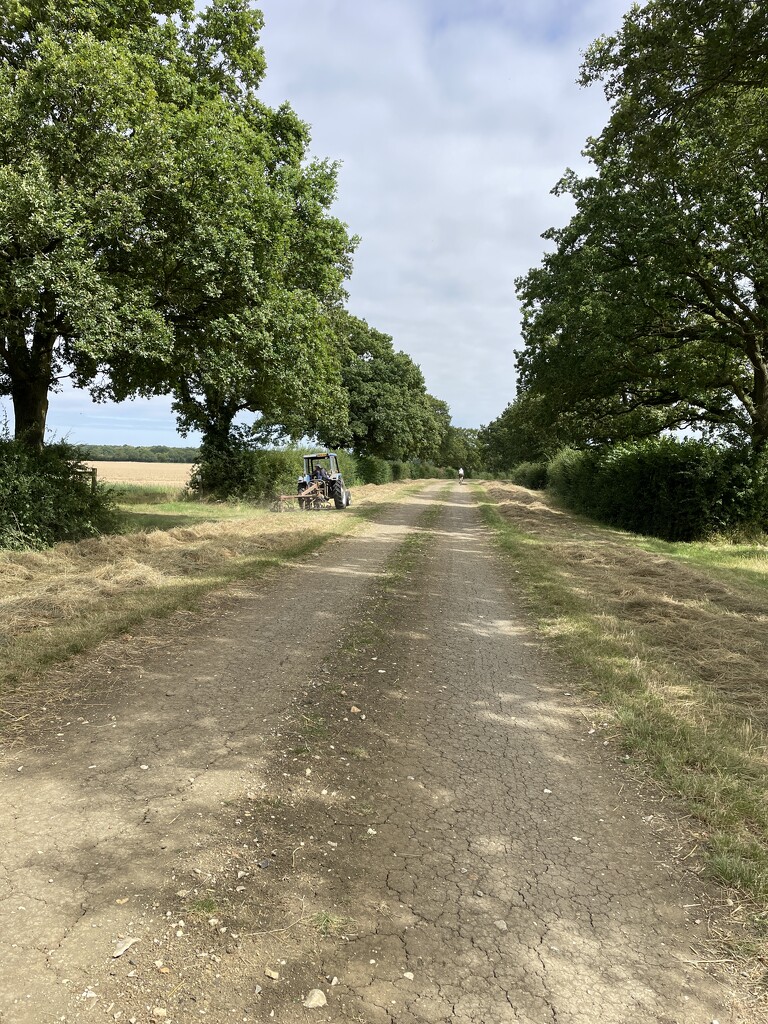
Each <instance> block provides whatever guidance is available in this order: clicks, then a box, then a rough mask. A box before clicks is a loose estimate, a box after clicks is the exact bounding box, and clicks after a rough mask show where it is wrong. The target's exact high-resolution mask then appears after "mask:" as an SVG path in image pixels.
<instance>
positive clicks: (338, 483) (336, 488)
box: [333, 480, 349, 508]
mask: <svg viewBox="0 0 768 1024" xmlns="http://www.w3.org/2000/svg"><path fill="white" fill-rule="evenodd" d="M333 504H334V505H335V506H336V508H346V507H347V505H348V504H349V495H348V493H347V491H346V489H345V488H344V481H343V480H335V481H334V484H333Z"/></svg>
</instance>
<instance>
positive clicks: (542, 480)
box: [509, 462, 548, 491]
mask: <svg viewBox="0 0 768 1024" xmlns="http://www.w3.org/2000/svg"><path fill="white" fill-rule="evenodd" d="M509 478H510V480H511V481H512V483H513V484H519V485H520V486H521V487H528V488H529V489H530V490H532V491H543V490H544V488H545V487H546V486H547V482H548V473H547V464H546V462H521V463H520V464H519V465H517V466H515V468H514V469H513V470H512V472H511V473H510V475H509Z"/></svg>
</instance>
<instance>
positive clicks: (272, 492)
mask: <svg viewBox="0 0 768 1024" xmlns="http://www.w3.org/2000/svg"><path fill="white" fill-rule="evenodd" d="M315 451H322V449H315V448H312V449H309V448H307V449H304V450H301V451H299V450H296V449H290V450H288V451H272V450H266V449H263V450H261V449H248V448H243V449H234V450H232V451H230V452H227V453H226V454H225V455H219V456H216V457H214V458H208V459H205V460H201V461H200V463H198V465H197V466H196V467H195V469H194V472H193V473H192V477H191V479H190V488H191V489H192V490H194V491H197V492H198V493H200V494H204V495H206V496H207V497H213V498H219V499H222V500H226V499H235V500H242V501H271V500H272V499H274V498H276V497H278V495H280V494H294V493H295V492H296V481H297V480H298V478H299V477H300V476H301V474H302V473H303V471H304V455H308V454H310V453H311V452H315ZM337 455H338V459H339V469H340V470H341V474H342V476H343V477H344V483H345V484H346V485H347V487H352V486H354V485H355V484H356V483H359V482H360V480H359V474H358V471H357V460H356V459H355V457H354V456H353V455H350V454H349V453H348V452H337ZM366 482H367V481H366Z"/></svg>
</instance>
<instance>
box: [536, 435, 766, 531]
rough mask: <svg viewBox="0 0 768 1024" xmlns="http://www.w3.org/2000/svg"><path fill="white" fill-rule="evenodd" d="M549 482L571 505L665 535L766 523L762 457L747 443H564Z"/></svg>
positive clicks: (761, 527) (668, 440)
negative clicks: (586, 446)
mask: <svg viewBox="0 0 768 1024" xmlns="http://www.w3.org/2000/svg"><path fill="white" fill-rule="evenodd" d="M549 483H550V486H551V487H552V489H553V490H554V491H555V492H556V493H557V494H558V495H559V496H560V498H561V499H562V500H563V501H564V502H565V503H566V504H567V505H568V506H569V507H570V508H572V509H574V510H575V511H577V512H582V513H584V514H586V515H589V516H592V517H593V518H595V519H598V520H600V521H602V522H605V523H608V524H610V525H613V526H619V527H622V528H623V529H627V530H632V531H634V532H635V533H641V534H646V535H648V536H653V537H660V538H662V539H663V540H670V541H675V540H681V541H691V540H699V539H702V538H704V537H707V536H711V535H713V534H716V533H722V532H727V531H732V530H743V529H745V528H746V529H754V530H765V529H766V528H768V461H767V460H766V458H765V457H764V456H758V455H755V454H754V452H752V451H750V450H742V451H737V450H734V449H723V448H719V447H717V446H714V445H710V444H706V443H704V442H701V441H684V442H678V441H675V440H673V439H671V438H662V439H657V440H648V441H643V442H637V443H634V444H629V443H627V444H621V445H616V446H614V447H610V448H602V449H591V450H588V451H574V450H572V449H565V450H564V451H562V452H560V453H559V454H558V455H557V456H556V458H555V459H553V460H552V462H551V463H550V465H549Z"/></svg>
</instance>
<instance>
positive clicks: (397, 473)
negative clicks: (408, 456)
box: [390, 462, 411, 480]
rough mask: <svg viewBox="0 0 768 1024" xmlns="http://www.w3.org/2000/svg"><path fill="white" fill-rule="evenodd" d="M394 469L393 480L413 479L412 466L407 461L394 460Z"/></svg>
mask: <svg viewBox="0 0 768 1024" xmlns="http://www.w3.org/2000/svg"><path fill="white" fill-rule="evenodd" d="M390 467H391V470H392V479H393V480H410V479H411V467H410V465H409V464H408V463H407V462H392V463H390Z"/></svg>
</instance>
